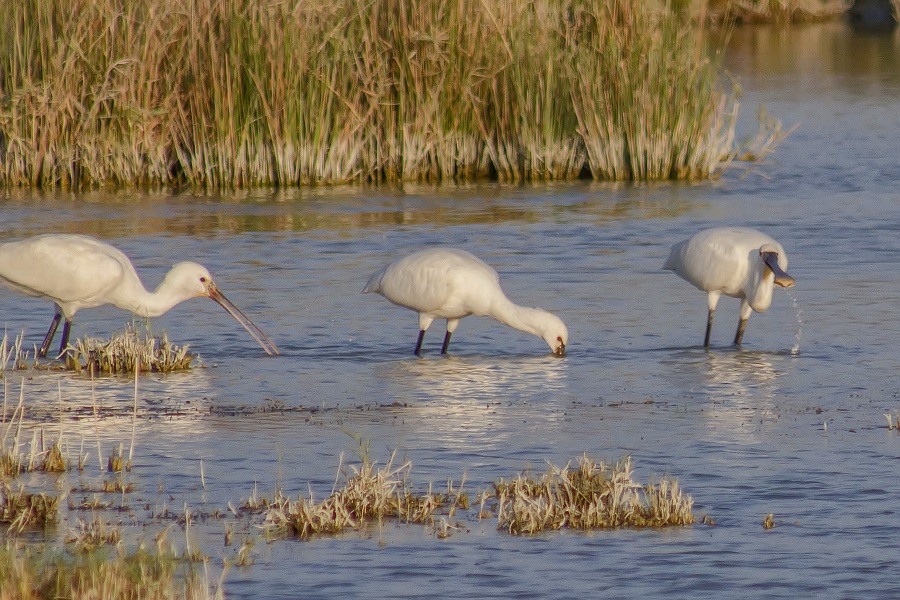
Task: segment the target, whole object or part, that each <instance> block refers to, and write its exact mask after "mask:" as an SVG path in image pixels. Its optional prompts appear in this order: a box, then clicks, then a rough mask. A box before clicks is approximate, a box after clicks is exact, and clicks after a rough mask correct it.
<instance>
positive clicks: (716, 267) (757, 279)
mask: <svg viewBox="0 0 900 600" xmlns="http://www.w3.org/2000/svg"><path fill="white" fill-rule="evenodd" d="M787 266H788V257H787V254H786V253H785V251H784V248H782V247H781V244H779V243H778V242H776V241H775V240H774V239H772V238H771V237H769V236H767V235H766V234H764V233H762V232H760V231H757V230H756V229H750V228H747V227H716V228H713V229H704V230H703V231H700V232H698V233H695V234H694V235H693V236H692V237H690V238H688V239H686V240H684V241H681V242H678V243H677V244H675V245H674V246H672V252H671V254H669V258H668V259H667V260H666V263H665V264H664V265H663V269H669V270H671V271H675V273H676V274H677V275H678V276H679V277H681V278H682V279H684V280H685V281H687V282H689V283H692V284H694V285H695V286H696V287H697V288H698V289H700V290H702V291H704V292H706V293H707V302H708V304H709V316H708V317H707V320H706V338H705V340H704V342H703V345H704V346H705V347H707V348H708V347H709V336H710V333H711V332H712V324H713V315H714V314H715V311H716V304H718V302H719V298H720V297H721V296H722V294H725V295H726V296H731V297H732V298H740V299H741V300H742V302H741V319H740V321H739V322H738V328H737V333H736V334H735V336H734V343H735V344H736V345H739V344H740V343H741V340H743V338H744V330H745V329H746V328H747V319H749V318H750V314H751V311H756V312H759V313H761V312H765V311H766V309H768V308H769V306H770V305H771V304H772V292H773V291H774V289H775V286H776V285H780V286H781V287H791V286H792V285H794V278H793V277H791V276H790V275H788V274H787V273H786V271H787Z"/></svg>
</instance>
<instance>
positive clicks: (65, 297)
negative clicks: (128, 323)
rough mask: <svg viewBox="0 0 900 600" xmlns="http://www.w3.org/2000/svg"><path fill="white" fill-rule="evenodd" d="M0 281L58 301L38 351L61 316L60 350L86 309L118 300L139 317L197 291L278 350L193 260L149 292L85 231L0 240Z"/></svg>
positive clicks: (127, 265)
mask: <svg viewBox="0 0 900 600" xmlns="http://www.w3.org/2000/svg"><path fill="white" fill-rule="evenodd" d="M0 283H2V284H4V285H6V286H7V287H8V288H10V289H13V290H16V291H18V292H21V293H23V294H27V295H28V296H34V297H38V298H46V299H48V300H52V301H53V303H54V304H55V308H56V314H54V316H53V321H52V322H51V323H50V330H49V331H47V336H46V337H45V338H44V342H43V343H42V344H41V347H40V350H39V351H38V356H46V355H47V348H48V347H49V346H50V342H52V341H53V336H54V335H55V334H56V329H57V327H59V321H60V319H61V318H62V317H65V319H66V323H65V325H64V326H63V333H62V344H60V347H59V353H60V355H62V353H63V352H65V349H66V347H67V345H68V343H69V330H70V328H71V325H72V318H73V317H74V316H75V313H77V312H78V311H79V310H80V309H82V308H95V307H97V306H102V305H104V304H114V305H115V306H118V307H119V308H122V309H124V310H127V311H130V312H132V313H134V314H135V315H138V316H140V317H158V316H160V315H162V314H164V313H165V312H166V311H168V310H169V309H170V308H172V307H173V306H175V305H176V304H179V303H181V302H184V301H185V300H190V299H191V298H197V297H199V296H205V297H207V298H211V299H213V300H215V301H216V302H218V303H219V304H220V305H221V306H222V307H223V308H224V309H225V310H226V311H228V313H229V314H230V315H231V316H232V317H234V318H235V319H236V320H237V322H238V323H240V324H241V325H242V326H243V327H244V329H246V330H247V331H248V332H250V335H252V336H253V338H254V339H255V340H256V341H257V342H258V343H259V345H260V346H262V348H263V350H265V351H266V353H267V354H270V355H272V354H278V348H276V347H275V344H273V343H272V342H271V341H269V338H267V337H266V335H265V334H264V333H263V332H262V331H261V330H260V329H259V328H258V327H257V326H256V325H254V324H253V323H252V322H251V321H250V319H248V318H247V317H246V315H244V313H242V312H241V311H240V310H239V309H238V308H237V307H236V306H235V305H234V304H232V303H231V302H230V301H229V300H228V299H227V298H226V297H225V296H224V295H223V294H222V292H220V291H219V288H218V287H217V286H216V284H215V282H214V281H213V278H212V275H210V274H209V271H207V270H206V268H205V267H203V266H202V265H198V264H197V263H195V262H180V263H178V264H176V265H175V266H174V267H172V269H171V270H170V271H169V272H168V273H167V274H166V276H165V278H164V279H163V282H162V283H161V284H160V285H159V287H158V288H156V291H154V292H148V291H147V290H146V289H144V286H143V284H141V280H140V279H139V278H138V275H137V273H136V272H135V270H134V266H133V265H132V264H131V261H130V260H128V257H127V256H125V254H123V253H122V252H121V251H120V250H119V249H117V248H115V247H113V246H110V245H109V244H107V243H105V242H101V241H100V240H97V239H94V238H92V237H89V236H86V235H74V234H47V235H39V236H36V237H32V238H28V239H24V240H19V241H15V242H8V243H6V244H0Z"/></svg>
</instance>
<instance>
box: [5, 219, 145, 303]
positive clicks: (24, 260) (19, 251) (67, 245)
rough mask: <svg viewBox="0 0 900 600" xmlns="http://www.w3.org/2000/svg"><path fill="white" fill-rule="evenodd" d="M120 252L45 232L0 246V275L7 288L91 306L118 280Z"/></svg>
mask: <svg viewBox="0 0 900 600" xmlns="http://www.w3.org/2000/svg"><path fill="white" fill-rule="evenodd" d="M123 259H124V260H125V261H127V258H125V256H124V254H122V253H121V252H119V251H118V250H116V249H115V248H113V247H112V246H109V245H108V244H104V243H102V242H99V241H97V240H94V239H93V238H89V237H86V236H78V235H46V236H37V237H34V238H29V239H27V240H22V241H18V242H10V243H8V244H3V245H2V246H0V278H2V280H3V282H4V283H6V284H7V285H8V286H9V287H11V288H13V289H16V290H18V291H20V292H22V293H24V294H28V295H31V296H39V297H47V298H50V299H53V300H55V301H57V302H59V303H68V302H77V303H78V305H79V307H90V306H94V305H96V304H94V303H93V302H92V299H93V298H94V297H96V296H100V295H102V294H103V293H104V292H105V291H106V290H108V289H109V288H110V287H112V286H114V285H116V284H117V283H118V282H120V281H121V280H122V278H123V276H124V273H125V267H124V265H123V263H122V260H123Z"/></svg>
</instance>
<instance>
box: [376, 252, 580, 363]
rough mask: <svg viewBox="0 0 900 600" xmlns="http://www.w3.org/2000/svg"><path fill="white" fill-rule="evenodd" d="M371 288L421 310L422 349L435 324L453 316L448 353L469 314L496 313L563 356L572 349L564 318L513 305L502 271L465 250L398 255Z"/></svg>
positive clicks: (447, 338)
mask: <svg viewBox="0 0 900 600" xmlns="http://www.w3.org/2000/svg"><path fill="white" fill-rule="evenodd" d="M369 292H376V293H378V294H381V295H382V296H384V297H385V298H387V299H388V300H390V301H391V302H393V303H394V304H397V305H399V306H405V307H406V308H409V309H411V310H414V311H416V312H418V313H419V339H418V341H417V342H416V350H415V353H416V354H419V353H420V352H421V350H422V339H423V338H424V337H425V331H426V330H427V329H428V328H429V327H430V326H431V323H432V322H433V321H434V320H435V319H447V333H446V334H445V335H444V345H443V346H442V347H441V354H446V353H447V347H448V346H449V345H450V336H451V335H452V334H453V332H454V331H456V327H457V326H458V325H459V320H460V319H462V318H463V317H468V316H469V315H476V316H479V317H484V316H487V317H492V318H494V319H496V320H497V321H500V322H501V323H505V324H506V325H509V326H510V327H515V328H516V329H519V330H521V331H524V332H526V333H530V334H532V335H536V336H538V337H539V338H541V339H543V340H544V341H545V342H547V345H548V346H550V350H552V351H553V353H554V354H556V355H557V356H563V355H564V354H565V352H566V343H568V341H569V332H568V330H566V326H565V325H564V324H563V322H562V320H560V318H559V317H557V316H556V315H553V314H550V313H548V312H547V311H545V310H541V309H539V308H526V307H524V306H518V305H516V304H513V303H512V302H511V301H510V300H509V298H507V297H506V294H504V293H503V290H502V289H500V277H499V276H498V275H497V271H495V270H494V269H493V268H492V267H490V266H488V265H487V264H486V263H484V262H483V261H482V260H481V259H479V258H477V257H475V256H473V255H472V254H469V253H468V252H466V251H465V250H457V249H455V248H428V249H425V250H420V251H418V252H415V253H413V254H410V255H409V256H406V257H404V258H401V259H399V260H396V261H394V262H392V263H390V264H389V265H387V266H386V267H384V268H383V269H381V270H380V271H378V272H377V273H375V274H374V275H372V278H371V279H369V283H368V284H367V285H366V287H365V289H364V290H363V293H364V294H366V293H369Z"/></svg>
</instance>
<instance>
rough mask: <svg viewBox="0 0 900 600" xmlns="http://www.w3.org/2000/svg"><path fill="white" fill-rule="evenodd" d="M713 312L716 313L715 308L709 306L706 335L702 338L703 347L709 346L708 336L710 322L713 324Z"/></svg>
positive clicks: (710, 331) (710, 329)
mask: <svg viewBox="0 0 900 600" xmlns="http://www.w3.org/2000/svg"><path fill="white" fill-rule="evenodd" d="M715 314H716V309H714V308H711V309H710V310H709V316H708V317H706V337H705V338H704V339H703V347H704V348H709V337H710V335H712V324H713V317H714V316H715Z"/></svg>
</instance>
